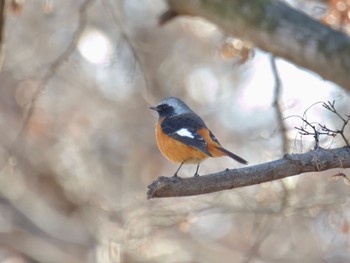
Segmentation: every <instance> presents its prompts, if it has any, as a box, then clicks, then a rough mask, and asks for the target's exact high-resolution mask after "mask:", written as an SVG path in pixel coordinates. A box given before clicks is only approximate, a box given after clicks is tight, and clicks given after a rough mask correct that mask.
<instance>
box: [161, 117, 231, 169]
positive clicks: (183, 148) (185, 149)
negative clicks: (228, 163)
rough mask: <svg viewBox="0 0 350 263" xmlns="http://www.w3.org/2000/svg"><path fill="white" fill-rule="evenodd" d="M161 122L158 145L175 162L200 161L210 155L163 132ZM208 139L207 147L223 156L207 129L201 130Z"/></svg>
mask: <svg viewBox="0 0 350 263" xmlns="http://www.w3.org/2000/svg"><path fill="white" fill-rule="evenodd" d="M159 123H160V122H158V124H157V126H156V139H157V145H158V148H159V150H160V151H161V153H162V154H163V155H164V156H165V157H166V158H167V159H168V160H170V161H172V162H174V163H183V162H184V163H200V162H201V161H203V160H204V159H206V158H208V157H210V156H208V155H207V154H205V153H204V152H202V151H200V150H198V149H196V148H194V147H191V146H187V145H186V144H184V143H182V142H180V141H177V140H175V139H173V138H171V137H169V136H168V135H166V134H164V133H163V132H161V127H160V124H159ZM199 133H200V134H201V135H202V136H203V138H204V139H205V140H206V141H209V143H208V147H207V149H208V150H209V152H210V153H212V155H213V157H218V156H223V155H225V154H224V153H222V152H220V151H218V150H217V149H216V148H215V147H216V146H219V145H218V144H216V143H215V142H213V141H212V140H211V139H210V137H209V132H208V130H207V129H203V130H202V131H199ZM208 137H209V138H208Z"/></svg>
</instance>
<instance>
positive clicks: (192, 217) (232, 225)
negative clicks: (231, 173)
mask: <svg viewBox="0 0 350 263" xmlns="http://www.w3.org/2000/svg"><path fill="white" fill-rule="evenodd" d="M288 2H289V4H291V5H292V6H294V7H296V8H300V9H302V10H303V11H305V12H308V13H309V14H310V15H312V16H314V17H315V18H317V19H321V20H322V21H323V22H325V23H328V24H329V25H330V26H333V27H335V28H337V29H339V30H344V31H346V32H348V19H349V15H348V14H349V13H350V11H349V10H350V4H349V2H348V1H346V0H344V1H343V0H338V1H334V0H329V1H308V0H303V1H302V0H300V1H288ZM165 10H166V2H164V1H162V0H125V1H121V0H120V1H118V0H106V1H98V0H79V1H66V0H64V1H62V0H61V1H58V0H32V1H25V0H11V1H7V2H6V6H5V9H4V14H5V18H4V19H5V20H4V21H5V24H3V25H2V30H3V35H4V43H3V46H2V53H1V71H0V83H1V84H0V134H1V137H0V262H6V263H10V262H11V263H19V262H20V263H23V262H99V263H100V262H101V263H112V262H113V263H114V262H116V263H119V262H183V263H185V262H191V263H197V262H242V263H243V262H244V263H248V262H350V240H349V231H350V225H349V223H350V212H349V211H350V209H349V208H350V200H349V197H348V196H349V195H348V193H349V186H348V185H347V184H346V183H344V181H343V180H332V178H334V177H332V175H336V174H338V173H340V172H342V173H345V174H346V175H348V176H350V171H349V169H335V170H330V171H327V172H322V173H313V174H309V175H302V176H295V177H292V178H286V179H284V180H279V181H275V182H270V183H265V184H261V185H257V186H250V187H245V188H240V189H235V190H231V191H223V192H217V193H213V194H208V195H202V196H194V197H185V198H165V199H152V200H147V199H146V192H147V185H149V184H150V183H151V182H152V181H153V180H155V179H156V178H157V177H158V176H171V175H173V173H174V172H175V170H176V168H177V165H174V164H172V163H170V162H169V161H167V160H166V159H165V158H164V157H163V156H162V155H161V154H160V152H159V151H158V149H157V146H156V143H155V134H154V128H155V123H156V120H157V115H156V113H155V112H152V111H150V110H149V109H148V107H149V106H152V105H156V104H157V103H158V102H159V101H160V100H161V99H162V98H164V97H166V96H177V97H180V98H181V99H183V100H184V101H186V102H187V103H188V104H189V105H190V106H191V107H192V108H193V109H194V110H195V111H196V112H197V113H199V115H201V116H202V117H203V119H204V120H205V121H206V123H207V125H208V127H209V128H210V129H211V130H212V131H213V133H214V134H215V135H216V137H217V138H218V139H219V140H220V142H221V143H222V144H223V145H224V146H225V147H226V148H227V149H230V150H232V151H233V152H234V153H236V154H238V155H240V156H242V157H243V158H245V159H247V160H248V161H249V165H255V164H260V163H264V162H268V161H272V160H275V159H278V158H281V157H282V156H283V154H284V153H302V152H306V151H309V150H310V149H312V148H313V147H314V139H313V137H312V136H301V135H300V134H298V132H297V131H296V130H295V129H294V127H295V126H296V127H300V126H302V125H303V122H302V121H301V119H300V118H299V117H298V116H303V114H305V115H304V118H307V120H309V121H310V122H315V123H316V122H319V123H321V124H326V125H327V126H328V127H331V128H334V129H338V128H341V125H342V122H341V120H340V119H339V118H338V117H337V116H335V114H332V113H331V112H329V111H327V110H325V109H324V108H323V107H322V106H321V104H320V103H317V102H320V101H328V100H329V101H333V100H335V101H336V103H335V106H336V108H337V110H338V112H339V114H342V115H344V114H350V103H349V102H350V100H349V94H346V92H345V91H344V90H342V89H341V88H339V87H337V86H335V85H334V84H332V83H330V82H327V81H324V80H322V79H321V78H320V77H319V76H317V75H315V74H313V73H312V72H307V71H305V70H303V69H300V68H298V67H296V66H295V65H292V64H290V63H288V62H286V61H283V60H280V59H274V58H273V57H272V56H271V55H270V54H267V53H264V52H262V51H259V50H256V49H254V47H253V45H252V44H251V43H246V42H244V41H242V40H240V39H235V38H234V37H232V36H229V35H226V34H225V33H224V32H222V31H220V29H218V28H217V27H216V26H215V25H213V24H210V23H209V22H206V21H205V20H202V19H200V18H183V17H181V18H177V19H175V20H173V21H171V22H169V23H168V24H166V25H164V26H159V25H158V22H157V19H158V17H159V16H160V15H161V14H162V12H164V11H165ZM276 80H279V81H280V82H278V81H276ZM312 105H313V106H312ZM310 106H312V107H310ZM309 107H310V108H309ZM308 108H309V109H308ZM346 136H349V127H347V129H346ZM348 138H349V137H348ZM320 139H321V146H322V147H324V148H336V147H341V146H344V141H342V139H341V138H338V137H335V138H333V137H332V138H330V137H327V136H321V138H320ZM239 167H243V166H241V165H240V164H238V163H236V162H234V161H232V160H230V159H229V158H219V159H210V160H207V161H205V162H204V163H203V164H202V165H201V168H200V171H199V172H200V174H207V173H213V172H218V171H222V170H224V169H226V168H239ZM194 170H195V166H193V165H188V166H186V167H185V168H183V169H182V170H181V171H180V175H181V176H183V177H188V176H192V174H193V173H194Z"/></svg>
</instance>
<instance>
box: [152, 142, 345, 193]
mask: <svg viewBox="0 0 350 263" xmlns="http://www.w3.org/2000/svg"><path fill="white" fill-rule="evenodd" d="M332 168H341V169H343V168H350V147H343V148H337V149H329V150H328V149H327V150H326V149H322V148H318V149H317V150H315V151H310V152H307V153H303V154H288V155H285V156H284V157H283V158H282V159H279V160H276V161H272V162H269V163H264V164H259V165H254V166H250V167H247V168H240V169H232V170H229V169H226V170H225V171H223V172H219V173H215V174H209V175H203V176H199V177H190V178H174V177H163V176H162V177H159V178H157V179H156V180H155V181H154V182H153V183H152V184H150V185H149V186H148V188H149V190H148V193H147V197H148V199H150V198H159V197H177V196H191V195H200V194H207V193H213V192H217V191H222V190H228V189H233V188H238V187H243V186H248V185H254V184H260V183H264V182H269V181H273V180H278V179H282V178H285V177H288V176H294V175H299V174H302V173H309V172H320V171H325V170H329V169H332Z"/></svg>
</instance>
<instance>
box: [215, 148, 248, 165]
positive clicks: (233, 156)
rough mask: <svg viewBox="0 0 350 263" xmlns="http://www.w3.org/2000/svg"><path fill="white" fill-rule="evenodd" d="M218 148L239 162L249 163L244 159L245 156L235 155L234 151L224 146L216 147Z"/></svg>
mask: <svg viewBox="0 0 350 263" xmlns="http://www.w3.org/2000/svg"><path fill="white" fill-rule="evenodd" d="M216 149H217V150H219V151H220V152H222V153H224V154H225V155H226V156H228V157H231V158H232V159H233V160H236V161H237V162H239V163H242V164H248V162H247V161H246V160H244V159H243V158H241V157H239V156H237V155H235V154H234V153H232V152H230V151H228V150H226V149H224V148H222V147H216Z"/></svg>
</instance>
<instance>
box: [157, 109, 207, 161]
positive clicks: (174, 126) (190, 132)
mask: <svg viewBox="0 0 350 263" xmlns="http://www.w3.org/2000/svg"><path fill="white" fill-rule="evenodd" d="M161 127H162V129H163V132H164V133H165V134H167V135H168V136H170V137H171V138H173V139H175V140H178V141H180V142H182V143H184V144H186V145H188V146H192V147H194V148H196V149H198V150H200V151H202V152H203V153H205V154H207V155H209V156H212V154H211V153H210V152H209V151H208V150H207V146H208V143H207V142H206V141H205V140H204V138H203V137H202V136H201V135H200V134H199V133H198V132H197V131H198V130H199V129H202V128H206V126H205V123H204V122H203V120H202V119H201V118H200V117H198V116H196V115H193V114H182V115H179V116H172V117H168V118H165V119H164V120H163V122H162V124H161Z"/></svg>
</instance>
